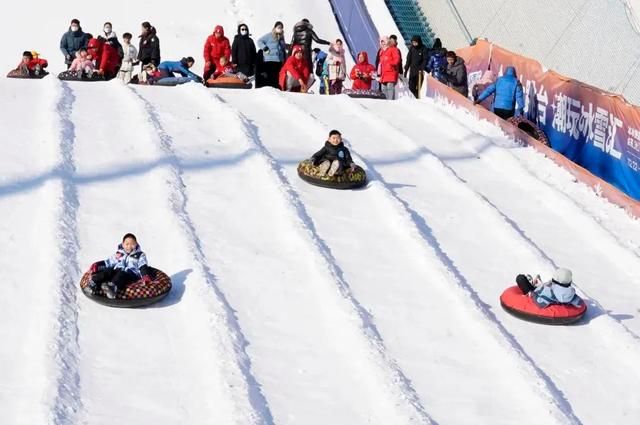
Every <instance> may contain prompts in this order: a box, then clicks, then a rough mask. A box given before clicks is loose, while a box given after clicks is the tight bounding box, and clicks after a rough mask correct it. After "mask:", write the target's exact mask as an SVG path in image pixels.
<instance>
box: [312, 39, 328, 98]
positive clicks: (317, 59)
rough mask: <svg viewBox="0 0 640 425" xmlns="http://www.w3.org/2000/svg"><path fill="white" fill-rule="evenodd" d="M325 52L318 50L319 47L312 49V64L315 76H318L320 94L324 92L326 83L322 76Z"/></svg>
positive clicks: (325, 58)
mask: <svg viewBox="0 0 640 425" xmlns="http://www.w3.org/2000/svg"><path fill="white" fill-rule="evenodd" d="M327 56H328V55H327V54H326V53H325V52H323V51H322V50H320V48H319V47H316V48H314V49H313V66H314V67H315V72H314V73H315V74H316V76H318V77H320V94H326V90H327V88H326V85H325V81H324V77H323V75H322V74H323V70H324V63H325V61H326V60H327Z"/></svg>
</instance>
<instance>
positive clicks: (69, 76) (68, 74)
mask: <svg viewBox="0 0 640 425" xmlns="http://www.w3.org/2000/svg"><path fill="white" fill-rule="evenodd" d="M58 79H60V80H62V81H85V82H90V83H92V82H96V81H107V80H105V79H104V78H103V77H92V78H85V77H82V78H78V74H77V73H76V72H75V71H63V72H61V73H60V74H58Z"/></svg>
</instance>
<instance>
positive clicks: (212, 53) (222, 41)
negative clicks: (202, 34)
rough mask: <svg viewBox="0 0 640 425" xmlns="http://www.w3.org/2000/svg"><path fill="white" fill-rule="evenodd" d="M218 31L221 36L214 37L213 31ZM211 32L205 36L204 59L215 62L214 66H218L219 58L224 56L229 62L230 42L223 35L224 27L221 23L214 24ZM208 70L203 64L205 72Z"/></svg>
mask: <svg viewBox="0 0 640 425" xmlns="http://www.w3.org/2000/svg"><path fill="white" fill-rule="evenodd" d="M216 31H220V33H221V34H222V36H221V37H220V38H216V35H215V32H216ZM213 32H214V33H213V34H211V35H210V36H209V37H207V41H206V42H205V43H204V53H203V55H204V61H205V64H206V62H211V63H213V64H215V66H216V68H219V67H220V58H221V57H222V56H225V57H226V58H227V59H228V60H229V62H231V44H229V39H228V38H227V37H225V36H224V28H222V26H221V25H218V26H216V28H215V29H214V30H213ZM208 70H209V67H207V66H206V65H205V72H207V71H208Z"/></svg>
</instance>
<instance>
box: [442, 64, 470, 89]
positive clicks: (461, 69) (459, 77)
mask: <svg viewBox="0 0 640 425" xmlns="http://www.w3.org/2000/svg"><path fill="white" fill-rule="evenodd" d="M446 76H447V83H448V85H449V87H451V88H452V89H454V90H455V91H457V92H458V93H460V94H461V95H463V96H464V97H467V96H468V95H469V86H468V85H467V66H466V65H465V64H464V59H462V58H461V57H460V56H458V57H456V60H455V62H453V65H449V64H447V74H446Z"/></svg>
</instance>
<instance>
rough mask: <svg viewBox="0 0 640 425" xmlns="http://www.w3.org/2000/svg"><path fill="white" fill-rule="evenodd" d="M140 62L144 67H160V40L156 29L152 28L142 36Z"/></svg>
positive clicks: (139, 51)
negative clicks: (148, 65) (152, 65)
mask: <svg viewBox="0 0 640 425" xmlns="http://www.w3.org/2000/svg"><path fill="white" fill-rule="evenodd" d="M138 60H139V61H140V62H142V64H143V65H146V64H148V63H153V64H154V65H155V66H158V65H160V40H159V39H158V36H157V35H156V29H155V28H153V27H151V31H150V32H149V33H148V34H147V35H145V36H140V46H139V49H138Z"/></svg>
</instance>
